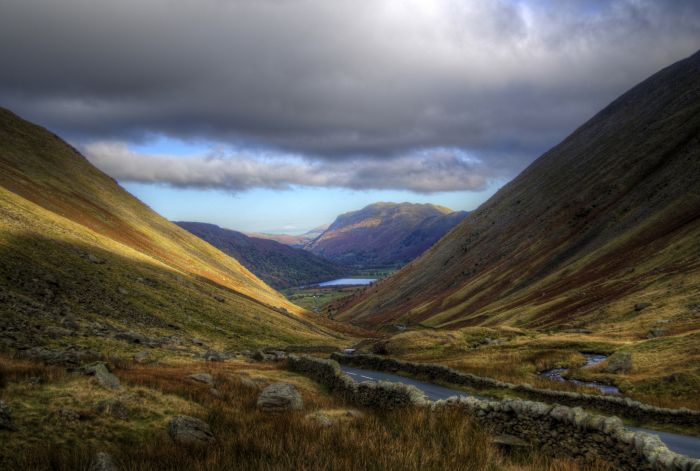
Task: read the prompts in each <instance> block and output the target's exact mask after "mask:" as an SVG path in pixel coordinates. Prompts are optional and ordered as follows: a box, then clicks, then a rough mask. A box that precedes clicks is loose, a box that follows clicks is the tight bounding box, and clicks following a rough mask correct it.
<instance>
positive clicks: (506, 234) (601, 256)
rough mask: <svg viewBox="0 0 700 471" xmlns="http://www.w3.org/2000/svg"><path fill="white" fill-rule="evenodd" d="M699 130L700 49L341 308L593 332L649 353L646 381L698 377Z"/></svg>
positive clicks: (441, 322)
mask: <svg viewBox="0 0 700 471" xmlns="http://www.w3.org/2000/svg"><path fill="white" fill-rule="evenodd" d="M699 136H700V53H696V54H695V55H693V56H691V57H690V58H688V59H686V60H684V61H681V62H679V63H676V64H674V65H672V66H670V67H668V68H666V69H664V70H662V71H660V72H659V73H657V74H655V75H654V76H652V77H651V78H649V79H647V80H646V81H644V82H642V83H641V84H639V85H637V86H636V87H634V88H632V89H631V90H630V91H629V92H627V93H625V94H624V95H622V96H621V97H620V98H618V99H617V100H615V101H614V102H613V103H612V104H610V105H609V106H608V107H606V108H605V109H604V110H602V111H601V112H600V113H598V114H597V115H596V116H594V117H593V118H592V119H591V120H590V121H588V122H587V123H585V124H584V125H583V126H581V127H580V128H579V129H577V130H576V131H575V132H574V133H573V134H571V135H570V136H569V137H567V138H566V139H565V140H564V141H563V142H562V143H560V144H559V145H557V146H556V147H554V148H553V149H551V150H550V151H549V152H547V153H545V154H544V155H543V156H542V157H540V158H539V159H538V160H537V161H536V162H534V163H533V164H532V165H531V166H530V167H529V168H527V169H526V170H525V171H524V172H523V173H522V174H521V175H519V176H518V177H517V178H516V179H515V180H513V181H512V182H511V183H509V184H508V185H506V186H505V187H504V188H502V189H501V190H500V191H499V192H498V193H497V194H495V195H494V196H493V197H492V198H490V199H489V200H488V201H487V202H486V203H484V204H483V205H482V206H481V207H480V208H478V210H476V211H475V212H473V213H470V215H469V216H468V217H467V218H466V219H465V220H464V221H462V223H461V224H459V225H458V226H457V227H456V228H455V229H454V230H452V231H451V232H450V233H449V234H448V235H447V236H446V237H445V238H444V239H442V240H441V241H440V242H438V243H437V244H436V245H435V246H433V247H432V248H431V249H430V250H428V251H427V252H426V253H425V254H424V255H423V256H422V257H420V258H419V259H418V260H416V261H415V262H413V263H411V264H410V265H408V266H406V267H405V268H404V269H402V270H401V271H399V272H398V273H397V274H396V275H394V276H392V277H390V278H389V279H387V280H384V281H383V282H380V283H378V284H377V285H376V286H374V287H372V288H370V289H368V290H367V292H366V294H365V295H364V296H362V297H358V298H353V299H350V300H349V301H348V304H347V305H346V306H345V307H344V308H343V312H342V313H341V314H340V315H339V316H338V318H340V319H345V320H348V321H352V322H355V323H360V324H364V325H369V326H375V327H379V326H382V325H389V324H394V323H397V322H402V323H406V324H408V325H409V326H413V327H414V328H419V327H421V328H422V327H429V328H448V329H459V328H463V327H469V326H485V327H489V326H493V327H502V326H512V327H519V328H528V329H535V330H536V331H540V332H548V331H572V332H577V331H578V332H583V334H581V335H582V337H584V338H585V337H587V335H597V336H602V337H605V338H607V339H609V342H613V343H611V345H610V347H611V348H610V349H615V348H624V349H625V350H628V351H631V352H633V354H635V355H637V354H639V360H640V363H639V365H638V367H635V369H634V370H633V372H632V373H631V374H630V375H628V376H627V379H628V380H629V381H631V382H633V384H634V387H641V386H642V384H643V383H644V382H646V383H644V384H648V385H650V388H649V389H648V392H652V391H653V392H657V391H660V390H661V389H662V388H663V387H666V388H671V387H672V386H673V384H674V381H676V379H674V378H677V377H679V378H683V377H685V378H686V379H685V380H683V381H681V382H685V384H687V385H691V387H690V390H692V384H700V383H699V382H698V381H700V369H698V365H699V364H700V351H699V350H698V349H697V348H688V342H687V341H686V340H687V339H688V338H691V337H694V336H697V334H698V329H700V242H699V241H700V137H699ZM586 332H588V333H590V334H586ZM689 336H690V337H689ZM618 341H623V342H625V345H624V347H621V346H620V345H619V344H617V342H618ZM579 344H580V343H579ZM583 344H584V345H585V342H584V343H583ZM497 350H502V351H503V354H504V357H506V356H507V355H508V351H507V348H497ZM655 355H656V356H657V360H653V358H652V357H654V356H655ZM438 356H439V355H438ZM652 360H653V361H652ZM652 364H653V366H649V365H652ZM647 366H649V368H647ZM674 374H676V375H680V376H673V375H674ZM684 375H685V376H684ZM688 375H689V376H688ZM669 378H670V379H669ZM686 380H687V381H686ZM664 385H665V386H664ZM652 386H653V387H652ZM695 391H697V389H695Z"/></svg>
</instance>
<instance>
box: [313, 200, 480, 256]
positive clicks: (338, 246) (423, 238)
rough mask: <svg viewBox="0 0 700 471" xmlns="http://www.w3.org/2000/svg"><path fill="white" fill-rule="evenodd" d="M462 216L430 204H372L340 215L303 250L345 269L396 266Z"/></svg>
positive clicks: (429, 243) (415, 253)
mask: <svg viewBox="0 0 700 471" xmlns="http://www.w3.org/2000/svg"><path fill="white" fill-rule="evenodd" d="M466 214H467V213H466V212H464V211H458V212H454V211H452V210H451V209H448V208H445V207H442V206H436V205H432V204H411V203H400V204H397V203H375V204H371V205H369V206H367V207H365V208H363V209H361V210H359V211H352V212H349V213H345V214H341V215H340V216H338V217H337V218H336V220H335V222H333V224H331V226H330V227H329V228H328V229H327V230H326V231H325V232H324V233H323V234H321V235H320V236H319V237H318V238H317V239H316V240H314V241H313V242H312V243H311V244H309V245H308V246H307V247H306V248H307V249H308V250H310V251H311V252H313V253H315V254H317V255H320V256H322V257H325V258H328V259H330V260H334V261H337V262H339V263H342V264H344V265H349V266H355V267H382V266H400V265H403V264H405V263H408V262H409V261H411V260H413V259H414V258H416V257H417V256H418V255H420V254H421V253H423V252H424V251H425V250H426V249H427V248H428V247H430V246H431V245H433V244H434V243H435V242H436V241H437V240H438V239H440V238H441V237H442V236H443V235H445V234H446V233H447V232H448V231H449V230H450V229H452V227H454V226H455V225H456V224H458V223H459V222H460V221H461V220H462V219H463V218H464V217H465V216H466Z"/></svg>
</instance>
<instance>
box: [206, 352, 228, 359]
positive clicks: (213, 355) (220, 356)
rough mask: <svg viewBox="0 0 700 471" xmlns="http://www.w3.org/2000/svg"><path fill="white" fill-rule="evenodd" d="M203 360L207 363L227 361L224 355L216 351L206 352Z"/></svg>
mask: <svg viewBox="0 0 700 471" xmlns="http://www.w3.org/2000/svg"><path fill="white" fill-rule="evenodd" d="M202 358H204V359H205V360H206V361H224V360H225V359H226V357H225V356H224V354H223V353H221V352H217V351H216V350H207V351H206V352H204V355H202Z"/></svg>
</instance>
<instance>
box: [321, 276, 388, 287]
mask: <svg viewBox="0 0 700 471" xmlns="http://www.w3.org/2000/svg"><path fill="white" fill-rule="evenodd" d="M375 281H377V279H376V278H338V279H337V280H331V281H324V282H323V283H319V284H318V286H341V285H344V286H348V285H368V284H370V283H374V282H375Z"/></svg>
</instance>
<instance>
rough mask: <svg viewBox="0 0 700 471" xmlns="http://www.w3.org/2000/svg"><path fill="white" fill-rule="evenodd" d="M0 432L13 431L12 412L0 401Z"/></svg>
mask: <svg viewBox="0 0 700 471" xmlns="http://www.w3.org/2000/svg"><path fill="white" fill-rule="evenodd" d="M0 430H15V426H14V424H13V423H12V411H10V407H9V406H8V405H7V404H5V403H4V402H3V401H0Z"/></svg>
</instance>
